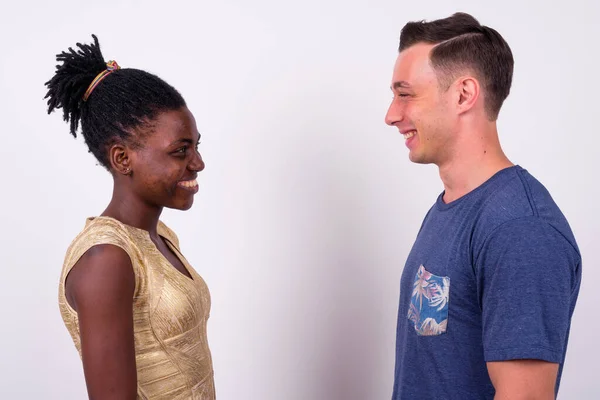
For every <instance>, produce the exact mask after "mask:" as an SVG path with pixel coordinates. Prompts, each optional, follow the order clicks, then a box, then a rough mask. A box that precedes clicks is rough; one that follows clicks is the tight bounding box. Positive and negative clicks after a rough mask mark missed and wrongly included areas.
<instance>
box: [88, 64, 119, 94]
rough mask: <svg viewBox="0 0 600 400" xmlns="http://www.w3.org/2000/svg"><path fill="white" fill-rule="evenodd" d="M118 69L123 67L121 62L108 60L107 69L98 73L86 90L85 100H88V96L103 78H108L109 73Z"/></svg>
mask: <svg viewBox="0 0 600 400" xmlns="http://www.w3.org/2000/svg"><path fill="white" fill-rule="evenodd" d="M118 69H121V67H119V64H117V62H116V61H114V60H110V61H109V62H107V63H106V69H105V70H104V71H102V72H100V73H99V74H98V75H96V77H95V78H94V80H93V81H92V83H90V86H89V87H88V88H87V90H86V91H85V94H84V95H83V101H87V99H88V97H90V94H92V91H93V90H94V89H95V88H96V86H98V84H99V83H100V82H101V81H102V79H104V78H106V77H107V76H108V75H110V74H112V73H113V72H115V71H116V70H118Z"/></svg>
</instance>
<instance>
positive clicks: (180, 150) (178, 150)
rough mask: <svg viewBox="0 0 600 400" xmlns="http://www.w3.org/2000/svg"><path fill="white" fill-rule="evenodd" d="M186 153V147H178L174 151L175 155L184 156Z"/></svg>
mask: <svg viewBox="0 0 600 400" xmlns="http://www.w3.org/2000/svg"><path fill="white" fill-rule="evenodd" d="M186 151H187V147H180V148H178V149H177V150H175V153H177V154H185V152H186Z"/></svg>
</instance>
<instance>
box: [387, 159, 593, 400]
mask: <svg viewBox="0 0 600 400" xmlns="http://www.w3.org/2000/svg"><path fill="white" fill-rule="evenodd" d="M442 196H443V193H442V194H441V195H440V196H439V197H438V199H437V201H436V203H435V205H434V206H433V207H432V208H431V209H430V210H429V212H428V213H427V215H426V216H425V219H424V221H423V224H422V226H421V229H420V230H419V233H418V236H417V238H416V241H415V243H414V246H413V248H412V250H411V252H410V254H409V256H408V259H407V262H406V266H405V267H404V271H403V273H402V279H401V285H400V306H399V311H398V326H397V337H396V367H395V374H394V378H395V379H394V390H393V395H392V398H393V400H400V399H402V400H405V399H409V400H419V399H460V400H469V399H478V400H480V399H490V400H491V399H493V397H494V393H495V391H494V387H493V385H492V382H491V381H490V377H489V375H488V371H487V367H486V362H488V361H503V360H512V359H539V360H546V361H549V362H554V363H559V364H560V367H559V375H558V379H557V382H556V391H558V386H559V382H560V374H561V373H562V366H563V362H564V359H565V352H566V348H567V341H568V337H569V328H570V324H571V316H572V314H573V309H574V307H575V302H576V300H577V296H578V293H579V285H580V281H581V256H580V253H579V249H578V247H577V243H576V242H575V238H574V237H573V233H572V232H571V229H570V227H569V224H568V223H567V220H566V219H565V217H564V216H563V214H562V212H561V211H560V210H559V208H558V206H557V205H556V204H555V203H554V201H553V200H552V197H551V196H550V194H549V193H548V191H547V190H546V189H545V188H544V186H543V185H542V184H541V183H540V182H538V181H537V180H536V179H535V178H534V177H533V176H531V175H530V174H529V173H528V172H527V171H526V170H524V169H523V168H521V167H520V166H513V167H510V168H506V169H504V170H501V171H499V172H498V173H496V174H495V175H494V176H493V177H492V178H490V179H489V180H488V181H486V182H485V183H484V184H482V185H480V186H479V187H477V188H476V189H475V190H473V191H471V192H469V193H468V194H466V195H465V196H463V197H461V198H459V199H457V200H455V201H453V202H451V203H448V204H446V203H444V202H443V200H442Z"/></svg>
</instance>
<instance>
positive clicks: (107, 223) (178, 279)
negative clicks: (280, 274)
mask: <svg viewBox="0 0 600 400" xmlns="http://www.w3.org/2000/svg"><path fill="white" fill-rule="evenodd" d="M158 233H159V235H160V236H162V237H163V238H164V239H166V240H165V241H166V242H167V245H168V246H169V247H170V248H171V250H172V251H173V252H174V253H175V255H177V256H178V257H179V259H180V260H181V262H182V263H183V265H184V266H185V267H186V269H187V270H188V272H189V273H190V275H191V277H192V279H190V278H188V277H187V276H185V275H183V274H182V273H181V272H179V271H178V270H176V269H175V268H174V267H173V266H172V265H171V264H170V263H169V261H168V260H167V259H166V258H165V257H164V256H163V255H162V253H161V252H160V251H159V250H158V249H157V248H156V246H155V245H154V243H153V242H152V240H151V239H150V235H149V233H148V232H147V231H145V230H142V229H138V228H134V227H132V226H128V225H125V224H122V223H121V222H119V221H117V220H116V219H113V218H110V217H95V218H88V219H87V220H86V224H85V227H84V229H83V231H81V233H79V235H78V236H77V237H76V238H75V239H74V240H73V242H72V243H71V245H70V246H69V248H68V250H67V254H66V256H65V260H64V265H63V269H62V274H61V277H60V284H59V297H58V301H59V307H60V313H61V315H62V318H63V321H64V323H65V325H66V327H67V329H68V331H69V333H70V334H71V337H72V338H73V342H74V344H75V347H76V348H77V351H78V352H79V355H80V357H81V346H80V340H79V323H78V319H77V312H76V311H75V310H73V309H72V308H71V306H70V305H69V303H68V302H67V299H66V297H65V278H66V276H67V274H68V273H69V271H70V270H71V268H73V266H74V265H75V263H76V262H77V260H79V258H80V257H81V256H82V255H83V254H84V253H85V252H86V251H87V250H88V249H90V248H91V247H92V246H95V245H99V244H112V245H115V246H118V247H120V248H122V249H123V250H125V251H126V252H127V254H128V255H129V257H130V258H131V263H132V265H133V270H134V273H135V292H134V298H133V320H134V340H135V355H136V365H137V379H138V389H137V393H138V394H137V398H138V399H165V400H166V399H169V400H179V399H192V400H214V399H215V388H214V379H213V367H212V357H211V353H210V350H209V346H208V341H207V336H206V322H207V320H208V317H209V313H210V294H209V291H208V287H207V286H206V283H205V282H204V280H203V279H202V278H201V277H200V275H198V273H197V272H196V271H195V270H194V269H193V268H192V267H191V266H190V265H189V264H188V262H187V261H186V259H185V258H184V257H183V255H182V254H181V252H180V250H179V241H178V239H177V236H176V235H175V234H174V233H173V231H171V230H170V229H169V228H168V227H167V226H166V225H164V224H163V223H162V222H159V225H158Z"/></svg>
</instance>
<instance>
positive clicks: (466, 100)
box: [454, 76, 481, 114]
mask: <svg viewBox="0 0 600 400" xmlns="http://www.w3.org/2000/svg"><path fill="white" fill-rule="evenodd" d="M454 89H455V93H456V96H455V99H456V103H455V107H456V108H457V110H458V112H459V114H463V113H465V112H467V111H469V110H470V109H472V108H473V107H474V106H475V104H476V103H477V101H478V100H479V97H480V95H481V86H480V85H479V81H478V80H477V79H475V78H474V77H472V76H464V77H461V78H459V79H457V80H456V81H455V82H454Z"/></svg>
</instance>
